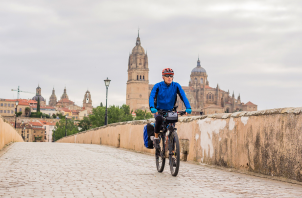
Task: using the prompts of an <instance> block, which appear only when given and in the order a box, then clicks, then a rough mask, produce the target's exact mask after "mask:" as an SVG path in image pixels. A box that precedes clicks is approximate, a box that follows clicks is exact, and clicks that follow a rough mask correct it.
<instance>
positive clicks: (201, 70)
mask: <svg viewBox="0 0 302 198" xmlns="http://www.w3.org/2000/svg"><path fill="white" fill-rule="evenodd" d="M191 73H207V72H206V70H205V69H204V68H203V67H201V65H200V60H199V58H198V60H197V66H196V67H195V68H194V69H193V70H192V71H191Z"/></svg>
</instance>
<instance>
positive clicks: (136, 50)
mask: <svg viewBox="0 0 302 198" xmlns="http://www.w3.org/2000/svg"><path fill="white" fill-rule="evenodd" d="M132 54H141V55H143V54H145V50H144V48H143V47H142V46H140V45H137V46H135V47H134V48H133V49H132Z"/></svg>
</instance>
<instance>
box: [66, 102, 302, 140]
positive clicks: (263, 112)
mask: <svg viewBox="0 0 302 198" xmlns="http://www.w3.org/2000/svg"><path fill="white" fill-rule="evenodd" d="M301 112H302V107H287V108H276V109H266V110H260V111H239V112H235V113H218V114H210V115H201V116H189V117H187V116H186V117H179V119H178V120H179V122H192V121H194V120H202V119H206V118H214V119H227V118H230V117H233V118H238V117H249V116H261V115H272V114H300V113H301ZM152 122H155V119H154V118H151V119H148V120H134V121H127V122H117V123H112V124H108V125H107V126H101V127H97V128H93V129H89V130H87V131H83V132H79V133H76V134H73V135H69V136H67V137H71V136H74V135H78V134H82V133H86V132H90V131H96V130H99V129H103V128H106V127H115V126H118V125H125V124H131V125H142V124H148V123H152ZM67 137H63V138H61V139H64V138H67Z"/></svg>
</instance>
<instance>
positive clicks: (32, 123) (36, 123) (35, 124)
mask: <svg viewBox="0 0 302 198" xmlns="http://www.w3.org/2000/svg"><path fill="white" fill-rule="evenodd" d="M29 124H31V125H32V126H43V124H41V123H40V122H29Z"/></svg>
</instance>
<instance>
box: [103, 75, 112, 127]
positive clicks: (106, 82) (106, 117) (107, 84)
mask: <svg viewBox="0 0 302 198" xmlns="http://www.w3.org/2000/svg"><path fill="white" fill-rule="evenodd" d="M110 81H111V80H109V79H108V77H107V79H106V80H104V82H105V86H106V113H105V125H107V124H108V115H107V98H108V87H109V84H110Z"/></svg>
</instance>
